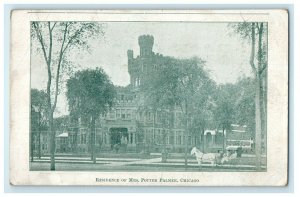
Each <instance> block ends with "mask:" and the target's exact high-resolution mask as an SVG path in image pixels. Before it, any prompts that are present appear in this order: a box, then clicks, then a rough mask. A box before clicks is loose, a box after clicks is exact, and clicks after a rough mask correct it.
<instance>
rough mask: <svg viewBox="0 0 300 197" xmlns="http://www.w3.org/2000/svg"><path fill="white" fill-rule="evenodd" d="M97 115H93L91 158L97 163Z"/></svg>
mask: <svg viewBox="0 0 300 197" xmlns="http://www.w3.org/2000/svg"><path fill="white" fill-rule="evenodd" d="M95 137H96V132H95V117H93V116H92V120H91V160H92V161H93V163H96V156H95Z"/></svg>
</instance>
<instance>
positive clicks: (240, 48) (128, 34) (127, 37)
mask: <svg viewBox="0 0 300 197" xmlns="http://www.w3.org/2000/svg"><path fill="white" fill-rule="evenodd" d="M104 32H105V35H104V36H99V37H97V38H96V39H91V40H89V44H90V49H91V52H90V53H87V52H82V51H81V52H79V51H74V52H73V53H72V54H70V57H69V59H71V60H72V62H73V64H74V65H76V70H80V69H85V68H96V67H101V68H103V69H104V71H105V72H106V73H107V74H108V76H109V77H110V78H111V80H112V82H113V83H114V84H115V85H119V86H126V85H128V84H129V81H130V78H129V74H128V70H127V50H128V49H132V50H133V51H134V57H136V56H137V55H139V45H138V37H139V36H140V35H144V34H149V35H152V36H153V37H154V46H153V51H154V52H155V53H160V54H163V55H165V56H173V57H175V58H189V57H193V56H197V57H200V58H201V59H203V60H205V61H206V66H205V69H206V70H207V71H208V72H209V73H210V77H211V78H212V79H214V80H215V81H216V82H217V83H218V84H221V83H234V82H235V81H236V80H237V79H238V78H239V77H243V76H251V75H252V74H251V69H250V65H249V57H250V45H249V43H247V42H245V41H243V40H242V39H240V38H239V37H238V36H237V35H236V34H234V33H232V31H231V30H230V28H229V27H228V23H199V22H198V23H196V22H195V23H191V22H189V23H186V22H108V23H105V24H104ZM32 46H33V47H35V46H36V45H35V43H33V44H32ZM66 77H67V78H68V76H66ZM46 85H47V70H46V64H45V61H44V59H43V57H42V54H40V53H37V52H36V50H32V55H31V88H37V89H44V90H45V89H46ZM63 87H64V84H63ZM55 113H56V116H58V115H66V114H68V106H67V101H66V97H65V93H64V89H63V91H62V92H61V94H60V95H59V97H58V106H57V110H56V112H55Z"/></svg>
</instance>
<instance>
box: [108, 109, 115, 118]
mask: <svg viewBox="0 0 300 197" xmlns="http://www.w3.org/2000/svg"><path fill="white" fill-rule="evenodd" d="M109 117H110V118H115V111H114V110H112V111H110V112H109Z"/></svg>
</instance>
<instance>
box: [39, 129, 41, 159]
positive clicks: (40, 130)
mask: <svg viewBox="0 0 300 197" xmlns="http://www.w3.org/2000/svg"><path fill="white" fill-rule="evenodd" d="M38 137H39V138H38V144H39V149H38V157H39V159H40V158H41V128H40V129H39V135H38Z"/></svg>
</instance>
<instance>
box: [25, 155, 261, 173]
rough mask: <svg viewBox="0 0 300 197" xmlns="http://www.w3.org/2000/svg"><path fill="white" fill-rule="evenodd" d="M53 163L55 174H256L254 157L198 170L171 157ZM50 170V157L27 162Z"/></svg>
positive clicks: (191, 160) (70, 158) (35, 168)
mask: <svg viewBox="0 0 300 197" xmlns="http://www.w3.org/2000/svg"><path fill="white" fill-rule="evenodd" d="M123 156H124V155H123ZM55 160H56V170H57V171H255V165H254V162H255V158H254V157H253V155H246V156H245V157H242V158H236V159H234V160H232V161H230V162H227V163H225V164H223V165H211V164H209V163H203V164H202V165H201V167H199V165H198V163H197V162H196V159H195V158H189V160H188V165H187V167H185V165H184V159H183V158H178V157H171V158H169V159H168V160H167V162H164V163H162V162H161V161H162V159H161V157H159V156H156V157H153V158H148V159H141V158H121V157H119V158H116V157H97V159H96V163H95V164H94V163H93V162H92V161H91V159H90V157H76V156H57V157H56V159H55ZM264 160H265V159H264ZM49 166H50V157H41V158H40V159H39V158H34V161H33V162H30V169H31V170H32V171H47V170H49ZM264 170H266V165H265V161H263V162H262V171H264Z"/></svg>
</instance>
